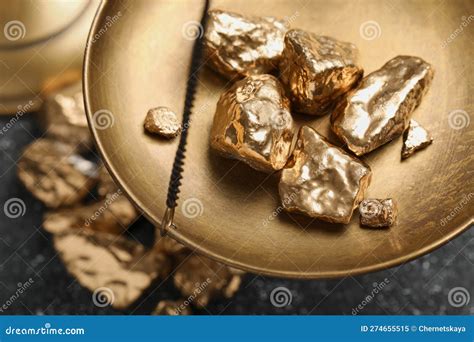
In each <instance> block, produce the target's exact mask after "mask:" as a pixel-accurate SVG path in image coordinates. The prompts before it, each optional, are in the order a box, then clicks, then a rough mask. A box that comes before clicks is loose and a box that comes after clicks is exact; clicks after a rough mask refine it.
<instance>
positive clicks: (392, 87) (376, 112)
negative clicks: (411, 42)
mask: <svg viewBox="0 0 474 342" xmlns="http://www.w3.org/2000/svg"><path fill="white" fill-rule="evenodd" d="M432 79H433V68H432V66H431V65H430V64H428V63H426V62H425V61H424V60H422V59H421V58H418V57H412V56H397V57H395V58H393V59H391V60H390V61H388V62H387V63H386V64H385V65H384V66H382V67H381V68H380V69H379V70H377V71H374V72H372V73H371V74H369V75H367V76H366V77H364V79H363V80H362V82H361V84H360V86H359V87H358V88H357V89H356V90H354V91H353V92H351V93H350V94H349V95H348V96H347V98H345V99H344V100H343V101H342V102H341V103H340V104H339V105H338V108H337V109H336V110H335V111H334V112H333V114H332V117H331V122H332V128H333V131H334V132H335V133H336V134H337V135H338V136H339V138H340V139H341V140H342V141H344V143H345V144H347V147H348V148H349V149H350V150H351V151H352V152H354V153H355V154H356V155H358V156H360V155H363V154H365V153H368V152H370V151H372V150H374V149H376V148H377V147H379V146H381V145H383V144H386V143H387V142H389V141H390V140H392V139H393V138H395V137H397V136H399V135H400V134H402V133H403V131H405V129H406V128H407V127H408V124H409V121H410V116H411V114H412V112H413V111H414V110H415V108H417V107H418V106H419V105H420V103H421V99H422V98H423V95H424V94H425V93H426V92H427V90H428V88H429V86H430V84H431V80H432Z"/></svg>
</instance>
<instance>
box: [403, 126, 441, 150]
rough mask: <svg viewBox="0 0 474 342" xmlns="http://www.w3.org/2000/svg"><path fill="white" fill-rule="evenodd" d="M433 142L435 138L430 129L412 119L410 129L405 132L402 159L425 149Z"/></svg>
mask: <svg viewBox="0 0 474 342" xmlns="http://www.w3.org/2000/svg"><path fill="white" fill-rule="evenodd" d="M432 142H433V138H432V137H431V136H430V134H429V133H428V131H427V130H426V129H424V128H423V127H421V126H420V124H419V123H418V122H416V121H415V120H413V119H411V120H410V125H409V126H408V129H407V130H406V131H405V132H404V134H403V148H402V159H406V158H408V157H411V156H412V155H413V154H414V153H415V152H416V151H418V150H421V149H424V148H425V147H426V146H428V145H430V144H431V143H432Z"/></svg>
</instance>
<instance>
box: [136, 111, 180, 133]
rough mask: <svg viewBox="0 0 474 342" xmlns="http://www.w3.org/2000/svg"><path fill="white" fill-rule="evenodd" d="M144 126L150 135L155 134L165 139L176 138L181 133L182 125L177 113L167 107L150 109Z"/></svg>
mask: <svg viewBox="0 0 474 342" xmlns="http://www.w3.org/2000/svg"><path fill="white" fill-rule="evenodd" d="M143 126H144V127H145V129H146V130H147V131H148V132H149V133H155V134H158V135H161V136H162V137H165V138H174V137H176V136H177V135H178V134H179V133H180V132H181V125H180V122H179V121H178V117H177V116H176V113H175V112H173V111H172V110H171V109H169V108H167V107H156V108H152V109H150V110H149V111H148V112H147V114H146V117H145V122H144V123H143Z"/></svg>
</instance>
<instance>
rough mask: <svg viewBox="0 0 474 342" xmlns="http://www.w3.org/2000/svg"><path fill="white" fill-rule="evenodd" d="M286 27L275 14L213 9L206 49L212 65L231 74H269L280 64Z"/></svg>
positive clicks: (207, 31)
mask: <svg viewBox="0 0 474 342" xmlns="http://www.w3.org/2000/svg"><path fill="white" fill-rule="evenodd" d="M285 32H286V28H285V24H284V23H283V21H280V20H277V19H275V18H273V17H244V16H242V15H240V14H236V13H232V12H224V11H220V10H211V11H209V17H208V25H207V29H206V34H205V36H204V51H205V54H206V55H207V58H206V59H207V60H208V63H209V65H210V66H211V67H212V68H213V69H215V70H216V71H218V72H220V73H221V74H222V75H224V76H225V77H228V78H234V77H243V76H250V75H256V74H265V73H268V72H269V71H271V70H272V69H274V68H276V67H277V64H278V59H279V58H280V57H281V52H282V51H283V39H284V36H285Z"/></svg>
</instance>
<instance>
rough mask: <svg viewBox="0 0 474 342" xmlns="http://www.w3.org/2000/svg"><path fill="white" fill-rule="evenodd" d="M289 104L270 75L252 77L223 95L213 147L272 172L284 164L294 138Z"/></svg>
mask: <svg viewBox="0 0 474 342" xmlns="http://www.w3.org/2000/svg"><path fill="white" fill-rule="evenodd" d="M293 134H294V133H293V118H292V116H291V114H290V103H289V101H288V99H287V98H286V96H285V93H284V89H283V87H282V85H281V83H280V82H279V81H278V80H277V79H276V78H275V77H273V76H271V75H256V76H249V77H247V78H245V79H243V80H240V81H238V82H236V83H235V84H234V85H233V86H232V87H231V88H230V89H229V90H227V91H226V92H224V93H223V94H222V95H221V97H220V99H219V101H218V103H217V108H216V113H215V115H214V121H213V123H212V128H211V147H212V148H214V149H215V150H217V151H219V152H220V153H222V154H223V155H224V156H227V157H231V158H236V159H240V160H242V161H244V162H245V163H247V164H249V165H250V166H251V167H253V168H255V169H257V170H261V171H266V172H272V171H275V170H280V169H281V168H283V166H284V165H285V163H286V161H287V159H288V156H289V154H290V147H291V141H292V139H293Z"/></svg>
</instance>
